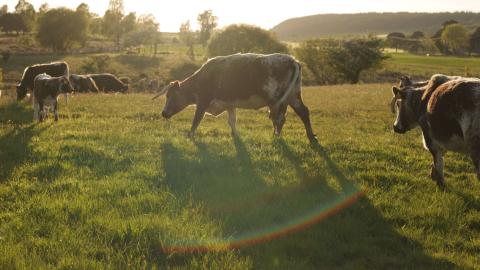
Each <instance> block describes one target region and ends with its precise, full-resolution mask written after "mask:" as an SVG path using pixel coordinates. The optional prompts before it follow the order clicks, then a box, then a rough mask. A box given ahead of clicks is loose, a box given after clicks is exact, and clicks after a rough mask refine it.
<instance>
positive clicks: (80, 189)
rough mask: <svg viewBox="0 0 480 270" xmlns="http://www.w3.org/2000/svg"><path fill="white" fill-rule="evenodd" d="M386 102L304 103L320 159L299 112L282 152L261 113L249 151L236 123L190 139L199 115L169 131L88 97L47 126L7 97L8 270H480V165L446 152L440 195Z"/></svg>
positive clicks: (119, 101) (144, 100)
mask: <svg viewBox="0 0 480 270" xmlns="http://www.w3.org/2000/svg"><path fill="white" fill-rule="evenodd" d="M389 89H390V85H386V84H373V85H361V86H329V87H320V88H307V89H305V91H304V98H305V100H306V103H307V104H308V105H309V107H310V109H311V111H312V122H313V126H314V129H315V131H316V132H317V134H318V138H319V141H320V145H321V146H318V147H312V146H310V145H309V144H308V140H307V138H306V136H305V134H304V129H303V126H302V124H301V121H300V120H299V119H298V118H297V117H296V116H295V115H294V113H292V112H289V115H288V117H287V123H286V125H285V128H284V134H283V138H282V139H275V138H273V136H272V133H273V129H272V127H271V123H270V121H269V120H268V113H267V112H266V111H265V110H261V111H240V112H239V114H238V128H239V132H240V134H241V136H240V138H239V139H233V138H232V137H231V136H230V131H229V128H228V125H227V123H226V122H227V121H226V115H223V116H221V117H219V118H218V119H215V118H211V117H207V118H206V119H205V120H204V121H203V122H202V124H201V126H200V129H199V132H198V137H197V139H196V140H193V141H192V140H190V139H188V138H187V137H186V136H185V135H186V133H187V131H188V130H189V127H190V123H191V119H192V117H193V109H192V108H189V109H187V110H186V111H185V112H182V113H181V114H179V115H178V116H176V117H174V118H173V119H172V120H171V121H165V120H163V119H161V117H160V111H161V108H162V103H163V101H162V102H152V101H151V100H150V97H151V96H149V95H142V94H130V95H77V96H75V98H74V99H73V100H72V101H71V103H70V104H69V105H68V106H66V105H65V104H63V103H62V104H61V107H60V114H61V116H60V117H61V118H60V121H59V122H58V123H53V122H52V118H49V119H48V120H47V121H46V122H45V123H42V124H35V123H33V122H32V120H31V119H32V115H33V112H32V110H31V106H30V105H29V104H26V103H22V104H20V105H19V104H16V103H11V102H10V101H8V100H6V99H0V254H2V256H0V269H52V268H53V269H127V268H128V269H143V268H146V269H150V268H153V269H155V268H159V269H478V268H479V267H480V257H479V256H478V254H479V252H480V240H479V239H480V193H479V190H480V183H479V182H478V181H477V180H476V179H475V176H474V173H473V166H472V165H471V164H470V161H469V159H468V158H467V157H465V156H461V155H457V154H448V155H447V156H446V169H445V171H446V178H447V185H448V188H447V191H445V192H443V191H440V190H439V189H437V188H436V186H435V184H434V182H433V181H431V180H430V179H429V177H428V174H429V168H430V163H431V160H430V155H429V153H428V152H427V151H426V150H424V149H423V148H422V146H421V138H420V132H419V131H418V130H417V131H414V132H411V133H410V134H408V135H404V136H398V135H394V134H393V133H392V131H391V125H392V122H393V118H394V116H393V115H391V114H390V113H389V110H388V106H387V104H388V101H389V98H390V91H389ZM359 191H361V192H364V193H365V197H363V198H361V199H360V200H359V201H358V202H357V203H355V204H353V205H351V206H350V207H348V208H346V209H343V210H342V211H340V212H339V213H337V214H335V215H331V216H329V217H327V218H325V219H323V220H322V221H321V222H319V223H316V224H314V225H312V226H310V227H307V228H303V227H302V226H303V225H305V224H308V221H309V218H313V219H315V218H319V217H321V214H325V213H327V214H333V212H328V210H332V207H335V206H338V205H339V204H341V203H342V202H345V200H347V199H348V198H351V195H353V194H356V193H357V192H359ZM334 210H338V209H334ZM299 228H303V230H300V231H296V230H297V229H299ZM289 230H291V232H292V233H291V234H288V235H282V236H281V237H277V238H272V239H269V241H267V242H262V240H266V239H265V238H264V237H263V236H274V235H272V233H280V234H281V233H284V232H287V231H289ZM243 240H255V241H257V240H258V241H259V243H257V244H255V245H247V246H241V247H236V248H234V249H227V250H225V249H224V248H225V247H227V246H228V245H234V246H235V245H237V244H241V243H242V242H241V241H243ZM174 247H178V248H179V249H176V250H172V248H174ZM186 251H196V252H186Z"/></svg>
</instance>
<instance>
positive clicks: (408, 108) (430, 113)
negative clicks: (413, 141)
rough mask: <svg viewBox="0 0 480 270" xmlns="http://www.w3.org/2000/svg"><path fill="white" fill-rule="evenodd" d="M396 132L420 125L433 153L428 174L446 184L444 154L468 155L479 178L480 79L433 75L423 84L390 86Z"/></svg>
mask: <svg viewBox="0 0 480 270" xmlns="http://www.w3.org/2000/svg"><path fill="white" fill-rule="evenodd" d="M392 111H393V112H395V111H396V113H397V119H396V121H395V124H394V126H393V129H394V131H395V132H396V133H400V134H403V133H406V132H407V131H409V130H411V129H413V128H415V127H417V126H420V128H421V129H422V133H423V140H424V146H425V148H427V149H428V150H429V151H430V153H431V154H432V156H433V165H432V172H431V177H432V179H433V180H434V181H436V182H437V184H438V185H439V186H440V187H444V186H445V180H444V174H443V154H444V153H445V152H446V151H454V152H460V153H465V154H468V155H470V157H471V158H472V161H473V163H474V166H475V168H476V172H477V178H478V179H479V180H480V79H474V78H460V77H457V78H454V77H449V76H443V75H434V76H433V77H432V78H431V79H430V81H429V82H428V84H427V85H426V86H424V87H417V88H415V87H412V86H406V87H404V88H398V87H393V101H392Z"/></svg>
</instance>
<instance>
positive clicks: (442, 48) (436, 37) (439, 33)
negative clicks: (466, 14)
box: [432, 20, 458, 54]
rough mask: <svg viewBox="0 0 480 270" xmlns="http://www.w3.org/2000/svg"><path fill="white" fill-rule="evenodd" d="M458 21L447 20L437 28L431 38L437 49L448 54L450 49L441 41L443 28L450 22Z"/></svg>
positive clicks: (455, 22)
mask: <svg viewBox="0 0 480 270" xmlns="http://www.w3.org/2000/svg"><path fill="white" fill-rule="evenodd" d="M457 23H458V22H457V21H455V20H448V21H446V22H444V23H443V24H442V29H440V30H438V31H437V32H436V33H435V35H433V36H432V39H433V40H434V41H435V45H436V46H437V48H438V50H440V51H441V52H443V53H444V54H449V53H450V51H449V50H448V46H445V44H444V43H443V42H442V34H443V31H444V30H445V28H446V27H447V26H449V25H451V24H457Z"/></svg>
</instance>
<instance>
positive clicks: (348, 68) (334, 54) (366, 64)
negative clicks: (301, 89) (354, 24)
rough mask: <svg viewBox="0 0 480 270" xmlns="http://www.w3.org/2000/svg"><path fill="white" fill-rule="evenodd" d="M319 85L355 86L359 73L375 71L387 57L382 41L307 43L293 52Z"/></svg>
mask: <svg viewBox="0 0 480 270" xmlns="http://www.w3.org/2000/svg"><path fill="white" fill-rule="evenodd" d="M295 52H296V55H297V57H298V58H299V59H300V60H301V61H302V62H303V63H305V64H306V66H307V67H308V68H309V69H310V71H311V72H312V73H313V74H314V76H315V77H316V79H317V83H319V84H331V83H339V82H349V83H358V82H359V80H360V75H361V73H362V71H365V70H368V69H372V68H376V67H378V66H379V65H380V64H381V63H382V61H383V60H385V59H386V57H385V56H384V55H383V53H382V52H381V40H379V39H374V38H368V39H351V40H332V39H330V40H309V41H307V42H304V43H302V44H301V45H300V46H299V47H298V48H296V50H295Z"/></svg>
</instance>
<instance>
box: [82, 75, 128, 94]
mask: <svg viewBox="0 0 480 270" xmlns="http://www.w3.org/2000/svg"><path fill="white" fill-rule="evenodd" d="M89 76H90V77H91V78H92V79H93V80H94V81H95V83H96V84H97V86H98V89H100V90H101V91H104V92H122V93H125V92H126V91H128V84H124V83H123V82H121V81H120V80H119V79H118V78H117V77H115V76H114V75H112V74H109V73H102V74H90V75H89Z"/></svg>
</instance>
